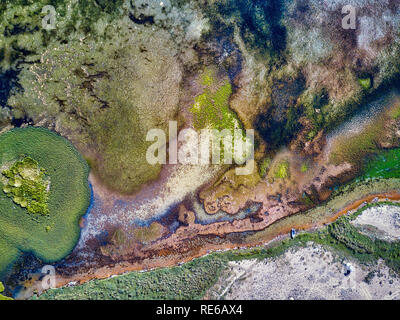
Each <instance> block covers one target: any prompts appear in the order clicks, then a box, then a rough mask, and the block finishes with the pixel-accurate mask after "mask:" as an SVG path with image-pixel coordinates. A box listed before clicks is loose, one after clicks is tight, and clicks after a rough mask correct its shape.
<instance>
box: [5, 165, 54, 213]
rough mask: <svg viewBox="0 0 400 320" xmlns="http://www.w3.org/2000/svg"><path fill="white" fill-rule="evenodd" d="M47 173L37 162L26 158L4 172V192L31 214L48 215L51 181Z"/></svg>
mask: <svg viewBox="0 0 400 320" xmlns="http://www.w3.org/2000/svg"><path fill="white" fill-rule="evenodd" d="M45 173H46V170H44V169H43V168H40V167H39V165H38V163H37V162H36V161H35V160H33V159H32V158H30V157H24V158H23V159H22V160H19V161H17V162H15V163H14V164H13V165H12V167H11V168H9V169H6V170H3V171H2V180H3V181H2V182H3V191H4V192H5V193H6V194H7V195H8V196H9V197H10V198H12V199H13V201H14V202H15V203H16V204H18V205H20V206H21V207H22V208H26V209H27V210H28V212H29V213H33V214H42V215H47V214H49V208H48V200H49V193H50V190H49V187H50V181H48V180H47V179H46V177H45Z"/></svg>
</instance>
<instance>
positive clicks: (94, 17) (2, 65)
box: [0, 0, 123, 71]
mask: <svg viewBox="0 0 400 320" xmlns="http://www.w3.org/2000/svg"><path fill="white" fill-rule="evenodd" d="M122 2H123V1H122V0H116V1H104V0H97V1H94V0H89V1H88V0H78V1H70V0H16V1H14V0H4V1H1V3H0V19H1V24H0V39H1V40H2V41H0V70H4V71H5V70H7V69H8V68H10V67H13V66H16V65H17V64H18V62H20V61H21V60H22V59H24V58H25V57H26V56H27V55H34V54H37V53H39V51H40V49H41V48H42V46H46V45H47V44H49V43H50V42H51V41H53V40H58V41H59V40H62V39H65V38H67V37H69V36H70V37H72V38H73V35H74V34H76V33H82V34H91V35H92V36H100V35H99V33H98V32H97V29H96V27H95V23H96V22H97V21H98V20H99V19H101V18H104V17H107V16H110V17H113V16H115V15H117V14H118V12H119V8H120V7H121V4H122ZM46 5H52V6H54V8H55V9H56V12H57V26H56V27H57V28H56V29H54V30H52V31H50V32H48V31H46V30H44V29H43V28H42V19H43V18H44V16H45V15H46V14H44V13H42V8H43V7H44V6H46Z"/></svg>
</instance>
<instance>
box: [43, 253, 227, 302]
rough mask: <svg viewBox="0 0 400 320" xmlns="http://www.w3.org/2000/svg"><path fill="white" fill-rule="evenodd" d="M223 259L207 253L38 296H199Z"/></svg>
mask: <svg viewBox="0 0 400 320" xmlns="http://www.w3.org/2000/svg"><path fill="white" fill-rule="evenodd" d="M225 263H226V259H224V258H223V257H219V256H217V255H210V256H207V257H204V258H201V259H196V260H194V261H192V262H189V263H186V264H184V265H183V266H182V267H173V268H164V269H157V270H154V271H150V272H144V273H139V272H133V273H130V274H127V275H123V276H119V277H115V278H112V279H108V280H94V281H90V282H88V283H86V284H84V285H81V286H76V287H69V288H61V289H55V290H49V291H47V292H46V293H45V294H43V295H41V296H40V299H62V300H64V299H67V300H70V299H99V300H104V299H107V300H114V299H118V300H119V299H132V300H138V299H140V300H152V299H185V300H186V299H201V298H202V297H203V296H204V294H205V292H206V290H207V289H208V288H209V287H211V286H212V285H213V284H214V283H215V281H216V280H217V279H218V277H219V275H220V274H221V271H222V270H223V269H224V267H225Z"/></svg>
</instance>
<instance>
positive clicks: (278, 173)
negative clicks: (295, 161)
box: [275, 160, 290, 179]
mask: <svg viewBox="0 0 400 320" xmlns="http://www.w3.org/2000/svg"><path fill="white" fill-rule="evenodd" d="M289 168H290V165H289V161H287V160H282V161H281V162H279V163H278V165H277V167H276V170H275V178H279V179H287V178H289V177H290V171H289Z"/></svg>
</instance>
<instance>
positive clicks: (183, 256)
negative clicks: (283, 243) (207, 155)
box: [57, 191, 400, 287]
mask: <svg viewBox="0 0 400 320" xmlns="http://www.w3.org/2000/svg"><path fill="white" fill-rule="evenodd" d="M377 201H392V202H397V201H400V193H399V192H398V191H391V192H385V193H381V194H370V195H368V196H365V197H363V198H361V199H359V200H356V201H354V202H352V203H351V204H349V205H347V206H345V207H344V208H343V209H341V210H339V211H337V212H336V213H334V214H333V215H327V216H326V217H325V218H324V219H322V220H319V221H318V222H317V223H311V222H303V223H301V224H291V225H286V226H282V227H281V228H280V229H278V230H276V231H274V232H271V233H269V234H266V235H265V236H263V237H262V238H261V239H258V240H256V241H248V242H244V243H240V244H238V243H234V242H232V241H229V240H228V241H221V242H220V243H218V242H217V243H213V242H212V240H211V241H208V242H207V241H206V242H202V245H201V246H199V245H196V238H197V240H199V238H201V237H212V236H215V237H217V236H219V237H220V236H221V234H217V233H216V232H215V230H218V231H221V228H222V227H223V225H224V224H223V223H218V224H216V223H214V224H211V225H205V226H203V225H199V224H195V225H189V226H187V227H181V228H179V229H178V230H177V232H176V233H175V234H173V235H172V236H171V237H169V238H167V239H162V240H160V241H156V242H155V243H154V244H153V245H151V246H150V247H147V248H146V249H145V250H144V253H147V254H146V256H147V258H146V259H145V260H140V261H136V262H128V261H125V262H120V263H116V264H115V265H113V266H103V267H100V268H93V269H91V270H88V272H85V273H76V274H74V275H72V276H62V275H61V276H59V277H58V278H57V287H62V286H65V285H67V284H68V283H70V282H76V283H80V284H82V283H85V282H87V281H90V280H93V279H106V278H109V277H111V276H113V275H120V274H124V273H127V272H132V271H142V270H150V269H155V268H161V267H171V266H175V265H178V264H180V263H182V262H188V261H190V260H193V259H195V258H199V257H201V256H204V255H206V254H208V253H210V252H213V251H220V250H231V249H237V248H239V247H240V248H249V247H255V246H260V245H265V244H267V243H269V242H270V241H272V240H274V239H277V238H278V237H281V236H284V235H287V234H288V233H289V232H290V230H291V228H296V229H297V230H303V231H305V230H311V229H316V228H318V227H322V226H324V225H326V224H328V223H332V222H333V221H335V220H336V219H337V218H339V217H340V216H343V215H346V214H349V213H352V212H354V211H357V210H358V209H360V208H361V207H363V206H364V205H366V204H368V203H373V202H377ZM282 218H284V216H282V217H279V218H278V217H275V219H272V220H271V218H270V219H268V216H266V217H265V218H263V219H262V220H261V221H260V222H256V223H252V222H251V221H250V219H244V220H241V221H240V220H235V221H233V222H230V224H231V227H232V230H235V231H234V232H238V233H240V232H246V231H252V232H254V231H259V230H265V229H266V228H267V227H268V226H271V224H273V222H276V221H277V220H279V219H282ZM189 229H190V230H189ZM212 229H214V230H212ZM191 241H193V245H191ZM143 249H144V248H143Z"/></svg>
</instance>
